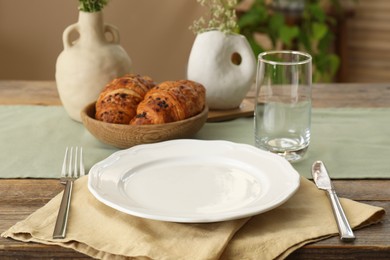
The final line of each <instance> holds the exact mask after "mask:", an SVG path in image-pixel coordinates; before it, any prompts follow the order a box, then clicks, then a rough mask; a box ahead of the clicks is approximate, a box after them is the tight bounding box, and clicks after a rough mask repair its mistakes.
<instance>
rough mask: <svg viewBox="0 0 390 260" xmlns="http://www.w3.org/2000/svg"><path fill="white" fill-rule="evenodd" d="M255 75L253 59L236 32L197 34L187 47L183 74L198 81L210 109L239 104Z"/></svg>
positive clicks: (240, 36)
mask: <svg viewBox="0 0 390 260" xmlns="http://www.w3.org/2000/svg"><path fill="white" fill-rule="evenodd" d="M255 75H256V59H255V56H254V53H253V51H252V49H251V47H250V45H249V43H248V41H247V39H246V38H245V37H244V36H243V35H240V34H225V33H222V32H220V31H207V32H204V33H200V34H198V35H197V37H196V39H195V41H194V44H193V46H192V49H191V53H190V57H189V61H188V67H187V78H188V79H189V80H194V81H197V82H199V83H202V84H203V85H204V86H205V88H206V100H207V105H208V106H209V108H210V109H233V108H237V107H239V105H240V104H241V102H242V100H243V99H244V98H245V96H246V94H247V93H248V91H249V89H250V88H251V86H252V85H253V83H254V79H255Z"/></svg>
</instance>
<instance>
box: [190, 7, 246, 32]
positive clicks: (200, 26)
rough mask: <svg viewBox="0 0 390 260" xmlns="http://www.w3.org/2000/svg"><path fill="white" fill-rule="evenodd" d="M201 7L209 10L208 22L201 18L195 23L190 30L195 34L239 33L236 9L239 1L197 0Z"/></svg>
mask: <svg viewBox="0 0 390 260" xmlns="http://www.w3.org/2000/svg"><path fill="white" fill-rule="evenodd" d="M197 2H198V3H199V4H200V5H201V6H205V7H207V8H208V10H209V18H208V21H207V22H206V20H205V19H204V18H203V17H201V18H199V19H198V20H196V21H194V23H193V25H192V26H190V29H191V30H192V31H193V32H194V33H201V32H204V31H208V30H219V31H221V32H224V33H233V32H237V31H238V25H237V16H236V10H235V7H236V5H237V0H197Z"/></svg>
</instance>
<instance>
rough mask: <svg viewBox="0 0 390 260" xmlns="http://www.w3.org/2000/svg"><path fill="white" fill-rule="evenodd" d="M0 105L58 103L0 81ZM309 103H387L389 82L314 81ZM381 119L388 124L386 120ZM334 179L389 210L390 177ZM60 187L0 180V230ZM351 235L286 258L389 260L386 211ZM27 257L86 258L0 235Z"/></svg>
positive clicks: (15, 253)
mask: <svg viewBox="0 0 390 260" xmlns="http://www.w3.org/2000/svg"><path fill="white" fill-rule="evenodd" d="M0 104H36V105H60V104H61V103H60V101H59V98H58V94H57V90H56V87H55V83H54V82H49V81H44V82H38V81H36V82H30V81H0ZM313 106H314V107H346V106H348V107H390V84H332V85H315V86H314V88H313ZM384 120H387V121H386V122H390V119H388V118H386V119H384ZM389 134H390V133H389ZM389 138H390V137H389ZM389 155H390V154H389ZM389 177H390V176H389ZM334 183H335V186H336V189H337V191H338V194H339V195H340V196H341V197H346V198H350V199H352V200H355V201H361V202H364V203H367V204H371V205H376V206H380V207H383V208H385V210H386V211H387V212H390V178H389V179H386V180H337V181H335V182H334ZM62 190H63V186H62V185H60V184H59V182H58V180H53V179H29V180H27V179H0V232H3V231H5V230H6V229H8V228H9V227H11V226H12V225H14V224H15V223H16V222H17V221H21V220H23V219H25V218H26V217H27V216H28V215H30V214H31V213H33V212H34V211H35V210H37V209H38V208H40V207H42V206H43V205H45V204H46V203H47V202H48V201H49V200H50V199H52V198H53V197H54V196H55V195H56V194H58V193H59V192H61V191H62ZM313 221H316V220H313ZM355 233H356V235H357V240H356V241H355V242H354V243H348V244H347V243H342V242H340V241H339V239H338V237H333V238H330V239H326V240H323V241H320V242H317V243H313V244H309V245H306V246H305V247H303V248H301V249H299V250H297V251H296V252H294V253H293V254H292V255H290V256H289V257H288V259H390V216H389V214H386V215H385V218H384V220H383V221H382V223H380V224H377V225H374V226H371V227H368V228H364V229H362V230H357V231H356V232H355ZM29 258H36V259H52V258H55V259H63V258H68V259H69V258H71V259H75V258H76V259H90V258H89V257H87V256H85V255H83V254H81V253H78V252H75V251H73V250H70V249H65V248H62V247H58V246H46V245H41V244H36V243H22V242H18V241H14V240H11V239H4V238H0V259H29Z"/></svg>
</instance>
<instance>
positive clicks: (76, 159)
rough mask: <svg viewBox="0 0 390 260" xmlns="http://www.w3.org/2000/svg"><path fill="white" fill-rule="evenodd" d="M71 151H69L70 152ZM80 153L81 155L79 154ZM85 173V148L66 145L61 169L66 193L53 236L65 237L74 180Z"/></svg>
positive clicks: (63, 196)
mask: <svg viewBox="0 0 390 260" xmlns="http://www.w3.org/2000/svg"><path fill="white" fill-rule="evenodd" d="M69 150H70V151H69ZM68 151H69V153H68ZM78 154H80V155H78ZM83 175H85V170H84V162H83V148H82V147H80V150H79V148H78V147H76V148H75V149H74V156H73V147H71V148H70V149H69V148H68V147H66V150H65V157H64V162H63V164H62V170H61V178H60V182H61V184H64V185H66V186H65V190H64V194H63V195H62V200H61V205H60V209H59V211H58V216H57V221H56V225H55V227H54V232H53V238H55V239H57V238H65V236H66V227H67V225H68V216H69V208H70V199H71V197H72V189H73V181H74V180H76V179H77V178H79V177H81V176H83Z"/></svg>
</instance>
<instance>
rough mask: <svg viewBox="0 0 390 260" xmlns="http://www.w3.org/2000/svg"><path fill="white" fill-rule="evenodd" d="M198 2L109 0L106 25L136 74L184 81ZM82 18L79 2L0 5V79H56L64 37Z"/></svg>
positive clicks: (28, 0)
mask: <svg viewBox="0 0 390 260" xmlns="http://www.w3.org/2000/svg"><path fill="white" fill-rule="evenodd" d="M202 11H203V10H202V7H200V6H199V4H198V3H197V2H196V0H143V1H136V0H110V1H109V3H108V6H106V7H105V9H104V10H103V13H104V20H105V22H106V23H110V24H112V25H114V26H116V27H117V28H118V29H119V32H120V38H121V45H122V47H123V48H124V49H125V50H126V51H127V53H128V54H129V56H130V58H131V59H132V61H133V72H136V73H140V74H144V75H149V76H151V77H153V78H154V79H155V80H156V81H163V80H170V79H181V78H184V77H185V72H186V64H187V61H188V57H189V53H190V50H191V47H192V43H193V41H194V39H195V35H194V34H193V33H192V31H190V30H189V29H188V27H189V26H190V25H191V24H192V22H193V21H194V20H195V19H197V18H198V17H200V16H201V15H202ZM77 19H78V0H33V1H32V0H0V79H22V80H54V75H55V63H56V59H57V57H58V55H59V54H60V53H61V51H62V49H63V45H62V32H63V31H64V29H65V28H66V27H67V26H68V25H71V24H73V23H76V22H77Z"/></svg>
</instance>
